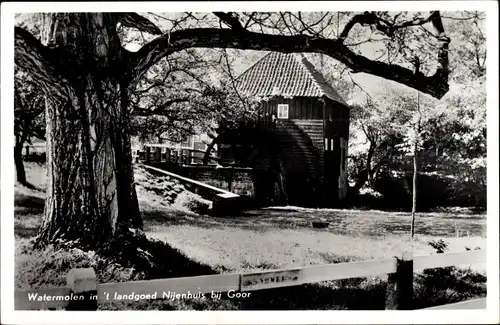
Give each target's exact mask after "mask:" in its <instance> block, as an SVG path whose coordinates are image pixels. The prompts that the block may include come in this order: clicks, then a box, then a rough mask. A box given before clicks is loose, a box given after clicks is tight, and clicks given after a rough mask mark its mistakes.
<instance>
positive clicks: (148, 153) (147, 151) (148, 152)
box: [145, 146, 151, 162]
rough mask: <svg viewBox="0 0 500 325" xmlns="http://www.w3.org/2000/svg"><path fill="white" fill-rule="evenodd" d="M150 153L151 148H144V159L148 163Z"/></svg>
mask: <svg viewBox="0 0 500 325" xmlns="http://www.w3.org/2000/svg"><path fill="white" fill-rule="evenodd" d="M150 153H151V148H150V147H148V146H146V157H145V158H146V159H145V160H146V162H149V158H150V157H151V155H150Z"/></svg>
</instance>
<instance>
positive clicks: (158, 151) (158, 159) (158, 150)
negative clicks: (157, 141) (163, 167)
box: [155, 147, 161, 162]
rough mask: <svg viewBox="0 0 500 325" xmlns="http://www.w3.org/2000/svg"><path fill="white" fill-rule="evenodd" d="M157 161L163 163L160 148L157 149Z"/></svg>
mask: <svg viewBox="0 0 500 325" xmlns="http://www.w3.org/2000/svg"><path fill="white" fill-rule="evenodd" d="M155 161H156V162H160V161H161V148H160V147H156V155H155Z"/></svg>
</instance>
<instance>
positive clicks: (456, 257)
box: [413, 250, 486, 270]
mask: <svg viewBox="0 0 500 325" xmlns="http://www.w3.org/2000/svg"><path fill="white" fill-rule="evenodd" d="M479 263H486V251H485V250H474V251H466V252H461V253H446V254H433V255H425V256H415V258H414V260H413V269H414V270H425V269H433V268H438V267H446V266H457V265H472V264H479Z"/></svg>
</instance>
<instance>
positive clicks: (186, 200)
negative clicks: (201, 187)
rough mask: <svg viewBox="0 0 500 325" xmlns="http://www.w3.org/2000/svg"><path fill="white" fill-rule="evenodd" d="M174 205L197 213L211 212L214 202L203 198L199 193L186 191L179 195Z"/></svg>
mask: <svg viewBox="0 0 500 325" xmlns="http://www.w3.org/2000/svg"><path fill="white" fill-rule="evenodd" d="M174 206H177V207H179V208H184V209H187V210H189V211H191V212H194V213H197V214H209V213H210V210H211V209H212V202H210V201H208V200H205V199H203V198H202V197H201V196H199V195H197V194H194V193H191V192H188V191H184V192H181V193H179V195H177V198H176V199H175V202H174Z"/></svg>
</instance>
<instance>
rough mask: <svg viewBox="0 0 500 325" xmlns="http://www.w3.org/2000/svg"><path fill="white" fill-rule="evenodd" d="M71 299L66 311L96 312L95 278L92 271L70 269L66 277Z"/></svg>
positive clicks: (89, 269) (88, 269) (90, 269)
mask: <svg viewBox="0 0 500 325" xmlns="http://www.w3.org/2000/svg"><path fill="white" fill-rule="evenodd" d="M66 281H67V283H68V287H69V288H70V289H71V296H72V297H71V298H72V299H70V300H69V304H68V306H67V307H66V310H97V278H96V275H95V272H94V269H93V268H91V267H89V268H81V269H71V270H70V271H69V272H68V275H67V276H66Z"/></svg>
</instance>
